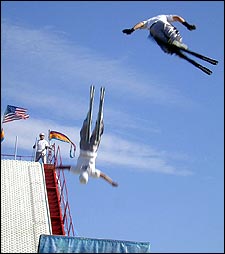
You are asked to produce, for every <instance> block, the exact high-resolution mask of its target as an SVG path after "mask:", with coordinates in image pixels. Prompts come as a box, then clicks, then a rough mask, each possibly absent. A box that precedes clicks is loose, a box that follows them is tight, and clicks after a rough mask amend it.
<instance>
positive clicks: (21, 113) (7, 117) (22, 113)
mask: <svg viewBox="0 0 225 254" xmlns="http://www.w3.org/2000/svg"><path fill="white" fill-rule="evenodd" d="M26 112H27V109H25V108H21V107H16V106H11V105H8V106H7V108H6V111H5V113H4V116H3V121H2V123H8V122H11V121H14V120H20V119H27V118H29V115H28V114H26Z"/></svg>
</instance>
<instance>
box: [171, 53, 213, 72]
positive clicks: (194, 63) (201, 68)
mask: <svg viewBox="0 0 225 254" xmlns="http://www.w3.org/2000/svg"><path fill="white" fill-rule="evenodd" d="M175 53H176V54H177V55H178V56H180V57H181V58H183V59H185V60H186V61H188V62H189V63H191V64H193V65H194V66H195V67H197V68H198V69H200V70H201V71H203V72H205V73H206V74H208V75H211V74H212V71H211V70H209V69H208V68H206V67H205V66H202V65H201V64H199V63H197V62H195V61H194V60H193V59H191V58H189V57H188V56H186V55H185V54H183V53H182V52H180V51H179V50H176V51H175Z"/></svg>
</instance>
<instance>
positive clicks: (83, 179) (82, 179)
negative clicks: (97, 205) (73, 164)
mask: <svg viewBox="0 0 225 254" xmlns="http://www.w3.org/2000/svg"><path fill="white" fill-rule="evenodd" d="M79 180H80V183H82V184H87V182H88V172H82V173H81V174H80V176H79Z"/></svg>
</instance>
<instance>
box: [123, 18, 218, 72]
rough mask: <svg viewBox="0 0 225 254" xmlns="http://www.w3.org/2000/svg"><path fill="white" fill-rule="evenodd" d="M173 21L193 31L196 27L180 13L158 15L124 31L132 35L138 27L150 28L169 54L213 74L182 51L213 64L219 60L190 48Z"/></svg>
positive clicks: (161, 46) (150, 36) (150, 35)
mask: <svg viewBox="0 0 225 254" xmlns="http://www.w3.org/2000/svg"><path fill="white" fill-rule="evenodd" d="M173 22H180V23H181V24H182V25H184V26H185V27H187V29H188V30H190V31H192V30H195V29H196V26H195V25H191V24H189V23H188V22H187V21H186V20H185V19H184V18H182V17H181V16H178V15H158V16H155V17H152V18H149V19H147V20H144V21H141V22H138V23H137V24H136V25H134V26H133V27H132V28H128V29H124V30H123V31H122V32H123V33H125V34H127V35H130V34H132V33H133V32H134V31H136V30H138V29H147V30H149V33H150V34H149V38H152V39H153V40H154V41H155V42H156V43H157V44H158V45H159V46H160V48H161V49H162V50H163V51H164V52H165V53H167V54H171V55H172V54H176V55H178V56H180V57H181V58H183V59H185V60H187V61H188V62H190V63H191V64H193V65H194V66H196V67H197V68H199V69H201V70H202V71H203V72H205V73H207V74H208V75H210V74H212V71H211V70H209V69H208V68H206V67H204V66H202V65H200V64H199V63H197V62H195V61H194V60H192V59H190V58H189V57H187V56H186V55H185V54H184V53H183V52H182V51H184V52H187V53H190V54H192V55H194V56H196V57H198V58H200V59H202V60H204V61H207V62H209V63H211V64H213V65H216V64H217V63H218V61H217V60H214V59H211V58H209V57H206V56H203V55H200V54H198V53H196V52H193V51H191V50H189V49H188V46H187V45H186V44H184V43H182V37H181V35H180V32H179V31H178V29H177V28H176V27H175V26H173V25H172V23H173Z"/></svg>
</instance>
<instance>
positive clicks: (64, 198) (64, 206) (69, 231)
mask: <svg viewBox="0 0 225 254" xmlns="http://www.w3.org/2000/svg"><path fill="white" fill-rule="evenodd" d="M53 159H54V165H55V167H56V166H58V165H61V164H62V158H61V155H60V147H59V146H58V147H57V151H56V152H55V151H54V156H53V157H52V159H51V161H52V160H53ZM56 176H57V180H58V186H59V194H60V205H61V211H62V216H63V224H64V230H65V233H66V235H67V236H75V231H74V227H73V222H72V216H71V213H70V206H69V202H68V192H67V186H66V178H65V175H64V171H63V170H57V169H56Z"/></svg>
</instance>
